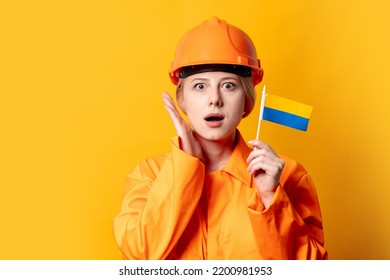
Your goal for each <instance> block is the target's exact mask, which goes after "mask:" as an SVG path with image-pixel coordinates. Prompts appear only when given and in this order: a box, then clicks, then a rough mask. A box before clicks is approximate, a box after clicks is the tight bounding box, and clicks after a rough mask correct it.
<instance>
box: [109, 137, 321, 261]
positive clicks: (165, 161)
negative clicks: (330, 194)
mask: <svg viewBox="0 0 390 280" xmlns="http://www.w3.org/2000/svg"><path fill="white" fill-rule="evenodd" d="M171 145H172V151H171V152H170V153H168V154H165V155H162V156H159V157H154V158H149V159H146V160H143V161H142V162H140V163H139V164H138V165H137V166H136V167H135V168H134V170H133V171H132V172H130V173H129V174H128V175H127V178H126V183H125V190H124V195H123V200H122V206H121V210H120V213H119V215H118V216H117V217H116V218H115V219H114V221H113V230H114V236H115V240H116V242H117V244H118V247H119V248H120V250H121V252H122V254H123V258H124V259H192V260H196V259H202V260H205V259H218V260H225V259H237V260H238V259H327V251H326V250H325V248H324V233H323V226H322V217H321V210H320V206H319V202H318V198H317V194H316V190H315V186H314V184H313V181H312V179H311V178H310V176H309V175H308V174H307V172H306V171H305V169H304V168H303V167H302V166H301V165H300V164H299V163H297V162H296V161H294V160H292V159H289V158H287V157H285V156H282V158H283V160H284V161H285V166H284V169H283V171H282V174H281V178H280V184H279V186H278V188H277V190H276V193H275V196H274V198H273V200H272V202H271V205H270V206H269V207H268V208H267V209H265V208H264V205H263V204H262V202H261V198H260V196H259V195H258V193H257V189H256V186H255V185H254V183H253V182H252V178H251V176H250V175H249V173H248V172H247V165H248V164H247V163H246V159H247V157H248V155H249V153H250V152H251V149H250V148H249V147H248V146H247V145H246V143H245V141H244V140H243V138H242V137H241V135H240V134H239V133H238V142H237V145H236V147H235V149H234V151H233V153H232V155H231V157H230V159H229V161H228V163H227V165H226V166H225V167H224V168H223V169H221V170H217V171H214V172H211V173H206V172H205V166H204V164H203V163H202V162H201V161H200V160H199V159H198V158H195V157H192V156H190V155H188V154H186V153H184V152H183V151H182V150H181V149H180V148H179V146H178V138H177V137H175V138H172V139H171Z"/></svg>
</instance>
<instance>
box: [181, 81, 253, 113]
mask: <svg viewBox="0 0 390 280" xmlns="http://www.w3.org/2000/svg"><path fill="white" fill-rule="evenodd" d="M239 78H240V82H241V84H242V88H243V89H244V93H245V106H244V114H243V115H242V117H243V118H245V117H246V116H248V115H249V114H250V113H251V112H252V110H253V107H254V106H255V102H256V91H255V87H254V86H253V80H252V77H241V76H239ZM183 83H184V79H179V82H178V84H177V87H176V100H178V101H179V100H180V98H181V97H182V94H183Z"/></svg>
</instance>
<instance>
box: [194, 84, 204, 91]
mask: <svg viewBox="0 0 390 280" xmlns="http://www.w3.org/2000/svg"><path fill="white" fill-rule="evenodd" d="M204 88H205V85H204V84H203V83H197V84H195V85H194V89H196V90H203V89H204Z"/></svg>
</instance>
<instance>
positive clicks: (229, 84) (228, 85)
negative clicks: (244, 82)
mask: <svg viewBox="0 0 390 280" xmlns="http://www.w3.org/2000/svg"><path fill="white" fill-rule="evenodd" d="M235 87H236V85H235V84H233V83H232V82H227V83H224V84H223V85H222V88H224V89H234V88H235Z"/></svg>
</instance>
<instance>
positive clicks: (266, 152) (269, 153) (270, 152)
mask: <svg viewBox="0 0 390 280" xmlns="http://www.w3.org/2000/svg"><path fill="white" fill-rule="evenodd" d="M260 156H265V157H269V158H273V159H275V160H276V159H278V158H279V156H278V155H277V154H275V152H274V151H273V150H272V149H256V150H253V151H252V152H250V153H249V156H248V158H247V160H246V161H247V162H250V161H252V160H253V159H254V158H256V157H260Z"/></svg>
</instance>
